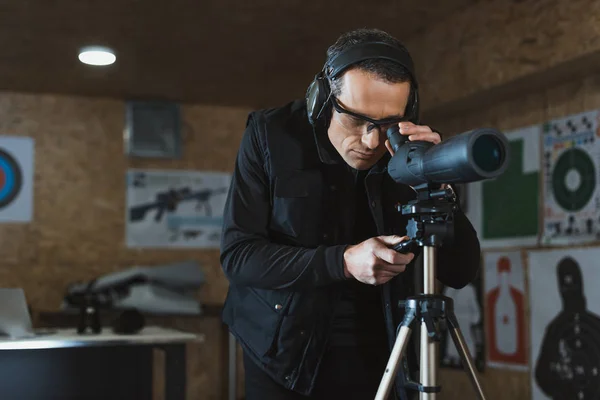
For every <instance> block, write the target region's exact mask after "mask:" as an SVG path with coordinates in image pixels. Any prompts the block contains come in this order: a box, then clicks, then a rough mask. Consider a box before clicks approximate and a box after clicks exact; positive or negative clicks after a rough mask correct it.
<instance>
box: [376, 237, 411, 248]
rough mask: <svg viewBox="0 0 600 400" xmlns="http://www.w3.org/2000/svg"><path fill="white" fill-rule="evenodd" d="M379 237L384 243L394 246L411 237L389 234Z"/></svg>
mask: <svg viewBox="0 0 600 400" xmlns="http://www.w3.org/2000/svg"><path fill="white" fill-rule="evenodd" d="M377 239H379V241H380V242H382V243H383V244H386V245H388V246H394V245H397V244H398V243H400V242H404V241H405V240H408V239H409V237H408V236H398V235H389V236H378V237H377Z"/></svg>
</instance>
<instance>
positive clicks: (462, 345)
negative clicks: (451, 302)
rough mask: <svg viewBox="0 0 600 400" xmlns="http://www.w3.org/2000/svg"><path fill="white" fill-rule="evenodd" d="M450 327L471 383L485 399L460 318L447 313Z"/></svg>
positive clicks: (480, 399)
mask: <svg viewBox="0 0 600 400" xmlns="http://www.w3.org/2000/svg"><path fill="white" fill-rule="evenodd" d="M447 319H448V323H449V325H450V326H449V329H448V332H449V333H450V335H451V336H452V341H453V342H454V345H455V346H456V349H457V350H458V353H459V354H460V358H461V359H462V363H463V366H464V368H465V370H466V372H467V375H469V378H470V380H471V384H472V385H473V389H475V392H476V393H477V396H478V397H479V400H485V395H484V394H483V389H482V388H481V383H480V382H479V380H478V378H477V372H476V370H475V366H474V364H473V358H472V357H471V354H470V353H469V349H468V348H467V344H466V342H465V337H464V336H463V334H462V331H461V330H460V326H459V325H458V320H457V319H456V317H455V316H454V314H449V315H447Z"/></svg>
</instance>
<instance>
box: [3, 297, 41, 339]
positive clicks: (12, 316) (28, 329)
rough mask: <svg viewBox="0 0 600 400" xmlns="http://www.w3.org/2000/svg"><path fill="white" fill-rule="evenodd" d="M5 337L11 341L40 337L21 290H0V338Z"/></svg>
mask: <svg viewBox="0 0 600 400" xmlns="http://www.w3.org/2000/svg"><path fill="white" fill-rule="evenodd" d="M3 336H4V337H9V338H11V339H21V338H31V337H35V336H38V333H37V332H36V331H34V329H33V324H32V322H31V315H30V314H29V308H28V307H27V300H26V298H25V292H24V291H23V289H21V288H0V338H1V337H3Z"/></svg>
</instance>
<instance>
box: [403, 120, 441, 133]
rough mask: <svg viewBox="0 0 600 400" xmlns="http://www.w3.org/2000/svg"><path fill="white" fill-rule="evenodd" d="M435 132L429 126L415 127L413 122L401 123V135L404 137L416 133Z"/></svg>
mask: <svg viewBox="0 0 600 400" xmlns="http://www.w3.org/2000/svg"><path fill="white" fill-rule="evenodd" d="M428 132H433V131H432V130H431V128H430V127H429V126H427V125H415V124H413V123H412V122H401V123H400V133H401V134H403V135H414V134H416V133H428Z"/></svg>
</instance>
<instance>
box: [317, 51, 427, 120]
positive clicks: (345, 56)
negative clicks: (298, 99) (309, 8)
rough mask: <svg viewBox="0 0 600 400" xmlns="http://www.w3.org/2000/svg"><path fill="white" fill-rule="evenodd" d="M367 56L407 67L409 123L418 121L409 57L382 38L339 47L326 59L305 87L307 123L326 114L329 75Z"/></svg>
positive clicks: (331, 75) (413, 75)
mask: <svg viewBox="0 0 600 400" xmlns="http://www.w3.org/2000/svg"><path fill="white" fill-rule="evenodd" d="M369 59H382V60H390V61H394V62H396V63H398V64H400V65H402V66H403V67H404V68H406V69H407V70H408V72H409V73H410V75H411V78H412V82H411V83H412V89H411V97H410V98H409V103H408V106H407V107H408V108H409V109H410V110H411V111H410V115H411V121H412V122H413V123H417V122H418V118H419V108H418V106H419V104H418V103H419V102H418V96H417V92H418V90H417V89H418V86H417V79H416V76H415V72H414V64H413V60H412V58H411V57H410V55H409V54H408V51H407V50H406V49H402V48H399V47H396V46H392V45H389V44H387V43H383V42H368V43H362V44H359V45H356V46H351V47H350V48H348V49H346V50H344V51H342V52H341V53H340V54H338V55H337V56H336V57H334V58H332V59H331V60H328V61H327V62H326V63H325V65H324V66H323V69H322V70H321V71H320V72H319V73H318V74H317V75H316V76H315V78H314V80H313V81H312V82H311V84H310V85H309V87H308V90H307V91H306V108H307V112H308V120H309V122H310V123H311V125H313V126H316V125H317V123H318V122H319V121H322V120H323V118H324V117H325V115H326V114H327V108H328V107H327V105H328V103H329V97H330V95H331V88H330V86H329V79H333V78H335V77H337V76H339V75H340V74H341V73H342V72H343V71H345V70H346V69H347V68H348V67H350V66H352V65H354V64H356V63H359V62H361V61H364V60H369Z"/></svg>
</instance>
